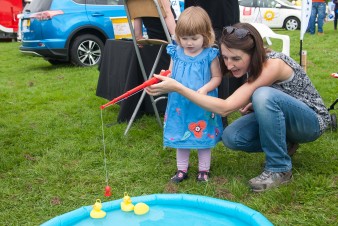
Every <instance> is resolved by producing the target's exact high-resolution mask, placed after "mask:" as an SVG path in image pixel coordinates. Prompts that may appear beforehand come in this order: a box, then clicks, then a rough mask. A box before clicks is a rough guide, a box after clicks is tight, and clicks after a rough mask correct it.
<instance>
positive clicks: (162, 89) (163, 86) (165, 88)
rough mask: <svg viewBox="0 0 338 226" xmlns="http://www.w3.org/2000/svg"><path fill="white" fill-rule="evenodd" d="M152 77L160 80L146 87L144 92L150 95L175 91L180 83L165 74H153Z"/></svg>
mask: <svg viewBox="0 0 338 226" xmlns="http://www.w3.org/2000/svg"><path fill="white" fill-rule="evenodd" d="M154 77H156V78H158V79H159V80H161V82H159V83H157V84H154V85H151V86H148V87H146V89H145V90H146V92H147V93H148V94H149V95H151V96H158V95H161V94H164V93H169V92H173V91H176V90H177V89H178V87H179V85H180V83H179V82H177V81H176V80H174V79H172V78H170V77H167V76H162V75H157V74H154Z"/></svg>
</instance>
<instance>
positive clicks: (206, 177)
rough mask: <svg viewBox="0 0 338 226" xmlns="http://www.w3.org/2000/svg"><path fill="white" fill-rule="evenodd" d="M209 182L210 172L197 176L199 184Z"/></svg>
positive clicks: (199, 173) (201, 172)
mask: <svg viewBox="0 0 338 226" xmlns="http://www.w3.org/2000/svg"><path fill="white" fill-rule="evenodd" d="M208 180H209V172H207V171H199V172H198V174H197V181H199V182H207V181H208Z"/></svg>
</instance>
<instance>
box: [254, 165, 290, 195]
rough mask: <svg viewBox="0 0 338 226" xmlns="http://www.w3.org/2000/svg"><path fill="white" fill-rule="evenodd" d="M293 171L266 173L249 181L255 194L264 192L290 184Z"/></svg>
mask: <svg viewBox="0 0 338 226" xmlns="http://www.w3.org/2000/svg"><path fill="white" fill-rule="evenodd" d="M291 179H292V171H291V170H290V171H288V172H270V171H264V172H263V173H262V174H261V175H259V176H257V177H255V178H252V179H251V180H249V184H250V187H251V189H252V191H254V192H262V191H265V190H268V189H270V188H273V187H278V186H279V185H281V184H285V183H288V182H290V181H291Z"/></svg>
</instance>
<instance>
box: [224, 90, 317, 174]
mask: <svg viewBox="0 0 338 226" xmlns="http://www.w3.org/2000/svg"><path fill="white" fill-rule="evenodd" d="M251 101H252V104H253V108H254V112H253V113H250V114H247V115H244V116H242V117H240V118H239V119H237V120H235V121H234V122H233V123H231V124H230V125H229V126H227V127H226V128H225V130H224V132H223V136H222V140H223V143H224V145H225V146H226V147H228V148H230V149H234V150H243V151H246V152H261V151H263V152H264V153H265V158H266V164H265V170H267V171H271V172H286V171H289V170H291V169H292V163H291V157H290V156H289V155H288V153H287V143H288V142H292V143H306V142H310V141H314V140H316V139H317V138H318V137H319V136H320V128H319V122H318V119H317V115H316V113H315V112H314V111H313V110H312V109H311V108H310V107H308V106H307V105H306V104H304V103H303V102H301V101H299V100H297V99H296V98H294V97H291V96H289V95H288V94H286V93H284V92H282V91H279V90H277V89H274V88H271V87H261V88H258V89H257V90H256V91H255V92H254V94H253V95H252V98H251Z"/></svg>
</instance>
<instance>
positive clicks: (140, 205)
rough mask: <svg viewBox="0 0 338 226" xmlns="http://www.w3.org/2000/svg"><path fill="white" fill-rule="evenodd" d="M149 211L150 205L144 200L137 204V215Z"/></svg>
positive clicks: (135, 211)
mask: <svg viewBox="0 0 338 226" xmlns="http://www.w3.org/2000/svg"><path fill="white" fill-rule="evenodd" d="M148 212H149V206H148V205H147V204H145V203H143V202H139V203H137V204H136V205H135V208H134V213H135V214H136V215H143V214H146V213H148Z"/></svg>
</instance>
